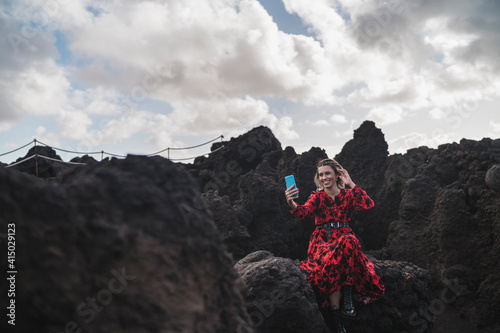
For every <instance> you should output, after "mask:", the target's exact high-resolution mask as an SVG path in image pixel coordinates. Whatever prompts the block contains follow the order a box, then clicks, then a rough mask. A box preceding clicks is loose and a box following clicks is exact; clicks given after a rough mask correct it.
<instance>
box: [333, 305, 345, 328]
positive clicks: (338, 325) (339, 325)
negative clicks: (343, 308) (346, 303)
mask: <svg viewBox="0 0 500 333" xmlns="http://www.w3.org/2000/svg"><path fill="white" fill-rule="evenodd" d="M333 322H334V323H335V331H336V332H337V333H347V331H346V330H345V327H344V323H343V322H342V316H341V315H340V310H339V309H336V310H333Z"/></svg>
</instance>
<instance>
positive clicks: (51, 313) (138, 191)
mask: <svg viewBox="0 0 500 333" xmlns="http://www.w3.org/2000/svg"><path fill="white" fill-rule="evenodd" d="M0 183H1V184H2V189H3V190H2V191H1V193H0V210H1V211H2V214H1V216H0V222H1V225H2V226H3V229H2V230H5V232H7V227H8V228H9V229H12V230H15V246H16V256H15V262H13V263H12V264H13V265H14V266H13V267H11V268H9V269H8V268H7V267H6V264H7V258H6V253H7V251H6V247H4V251H2V252H1V253H2V254H1V264H0V268H1V270H2V271H3V272H7V271H8V270H13V269H16V270H17V275H16V280H15V305H16V309H15V314H16V317H15V324H16V328H17V329H18V331H19V332H33V331H36V332H97V333H99V332H186V333H188V332H220V333H226V332H239V330H241V327H243V326H245V325H246V326H248V323H249V318H248V315H247V312H246V307H245V303H244V287H243V284H242V283H241V280H240V279H239V277H238V275H237V273H236V272H235V270H234V268H233V262H232V260H231V258H230V256H229V255H228V254H227V252H226V251H225V248H224V245H223V243H222V240H221V237H220V235H219V233H218V231H217V229H216V227H215V225H214V223H213V221H212V220H211V218H210V216H209V213H208V211H207V210H206V208H205V207H204V205H203V200H202V199H201V196H200V193H199V192H198V190H197V186H196V184H195V182H194V180H193V179H192V178H191V177H190V176H189V174H188V172H187V171H186V170H185V168H184V167H183V166H181V165H178V164H174V163H172V162H170V161H168V160H166V159H163V158H161V157H151V158H147V157H138V156H128V157H127V158H126V159H124V160H116V159H112V160H111V161H109V162H108V163H99V164H97V165H94V166H87V167H78V168H76V169H74V170H73V171H71V172H70V173H66V174H65V175H64V176H62V178H61V181H60V183H47V182H42V181H41V180H40V179H38V178H35V177H32V176H29V175H26V174H23V173H18V172H16V171H13V170H8V169H4V168H0ZM2 244H5V240H2ZM11 285H12V283H11V282H9V281H7V280H6V279H5V278H3V279H2V280H1V282H0V286H1V289H2V290H4V291H6V290H8V288H9V286H11ZM8 304H10V300H9V299H8V298H7V297H2V298H0V306H1V307H2V308H3V309H4V311H5V309H6V308H7V305H8ZM7 325H8V324H7V320H6V319H5V315H4V319H3V320H2V324H1V327H2V331H4V332H5V331H10V328H11V326H9V327H8V328H7ZM247 332H251V329H249V330H247Z"/></svg>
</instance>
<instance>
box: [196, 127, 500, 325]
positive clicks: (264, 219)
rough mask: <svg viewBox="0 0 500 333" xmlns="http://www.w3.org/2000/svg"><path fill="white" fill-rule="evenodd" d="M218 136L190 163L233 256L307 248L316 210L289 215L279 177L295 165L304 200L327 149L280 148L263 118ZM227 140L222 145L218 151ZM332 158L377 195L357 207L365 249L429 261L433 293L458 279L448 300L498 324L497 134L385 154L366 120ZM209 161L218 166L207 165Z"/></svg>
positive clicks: (474, 318) (301, 252) (472, 317)
mask: <svg viewBox="0 0 500 333" xmlns="http://www.w3.org/2000/svg"><path fill="white" fill-rule="evenodd" d="M264 139H265V140H264ZM223 144H224V149H222V150H221V151H220V152H216V153H214V154H213V155H212V156H210V157H209V158H202V159H199V160H197V161H195V163H194V164H193V165H188V167H189V169H190V171H191V172H192V174H193V175H195V177H196V178H198V179H200V185H199V186H200V189H201V191H202V192H204V199H205V200H206V201H207V205H208V207H209V209H210V210H211V211H212V212H213V213H214V214H215V215H216V216H215V222H216V223H217V224H218V225H219V227H221V226H224V225H228V226H231V227H230V228H229V227H225V229H222V230H223V231H222V236H223V239H224V240H225V242H226V244H227V245H228V247H229V250H230V252H231V253H232V254H233V255H234V257H235V258H236V259H240V258H242V257H243V256H244V255H245V254H249V253H251V252H253V251H256V250H268V251H271V252H272V253H274V254H275V255H276V256H281V257H288V258H292V259H302V258H304V256H305V251H306V249H307V244H308V240H309V236H310V234H311V232H312V230H313V228H314V224H313V221H312V219H308V220H305V221H299V220H297V219H294V218H292V217H291V216H290V214H289V210H288V206H287V205H286V202H285V200H284V194H283V191H284V188H285V185H284V182H283V177H284V176H286V175H288V174H294V175H295V178H296V180H297V183H298V188H299V189H300V190H301V196H300V198H299V199H298V200H297V201H298V202H299V203H303V202H304V201H305V200H306V199H307V197H308V195H309V193H310V191H312V190H313V189H314V183H313V175H314V171H315V164H316V163H317V161H318V160H320V159H322V158H325V157H326V154H325V152H324V151H323V150H321V149H320V148H311V150H310V151H308V152H305V153H302V154H300V155H298V154H296V153H295V151H294V150H293V148H291V147H286V148H285V149H283V150H282V149H281V148H280V145H279V143H277V142H276V140H275V139H273V137H271V135H270V134H269V130H268V129H267V128H263V127H260V128H255V129H253V130H252V131H250V132H248V133H246V134H244V135H242V136H240V137H238V138H232V139H231V140H230V141H228V142H224V143H223ZM217 147H219V145H217V146H214V149H215V148H217ZM226 147H228V148H229V149H228V151H227V152H226V153H225V154H226V155H224V156H222V155H220V154H221V153H222V152H223V151H224V150H225V149H226ZM238 147H243V148H245V149H249V151H247V153H246V155H245V156H243V155H242V154H241V152H243V151H245V150H243V149H242V148H238ZM252 147H253V150H251V149H250V148H252ZM229 152H232V153H235V152H239V154H236V155H231V154H230V153H229ZM245 157H246V159H245ZM335 158H336V159H337V160H339V162H340V163H341V164H342V165H343V166H344V167H345V168H346V169H347V170H349V172H350V174H351V175H352V177H353V179H354V180H355V182H356V183H357V184H358V185H360V186H361V187H362V188H364V189H365V190H366V191H367V192H368V194H369V195H370V196H371V197H372V198H373V199H374V201H375V207H374V209H372V210H370V211H366V212H359V213H355V214H353V221H352V224H353V229H354V231H355V233H356V235H357V236H358V238H359V239H360V240H361V242H362V244H363V246H364V250H372V251H373V252H372V253H373V254H374V255H375V256H376V257H377V258H379V259H392V260H399V261H405V262H412V263H414V264H416V265H418V266H420V267H422V268H424V269H427V270H428V271H429V272H430V274H431V276H432V278H433V280H434V282H435V283H434V288H435V293H438V294H439V293H440V292H442V291H443V290H445V289H446V288H447V287H446V286H447V283H448V284H449V283H454V284H456V285H459V286H461V287H460V288H458V289H459V291H457V293H456V294H455V296H456V297H454V298H453V302H445V303H446V305H447V306H449V305H452V306H454V307H456V308H458V309H459V310H460V311H461V315H462V316H464V317H465V318H467V320H469V321H470V322H472V323H473V324H474V325H476V326H479V327H485V328H488V329H490V330H497V331H500V323H499V321H498V320H496V319H495V313H500V301H499V300H500V292H499V290H500V282H499V280H498V278H496V277H497V276H499V274H500V273H499V272H500V192H499V191H498V183H499V182H500V181H499V171H498V170H499V168H498V165H499V164H500V139H497V140H491V139H483V140H481V141H472V140H465V139H464V140H461V141H460V142H459V143H451V144H446V145H442V146H440V147H438V148H437V149H430V148H427V147H418V148H414V149H410V150H408V151H407V152H406V154H394V155H388V152H387V143H386V142H385V139H384V136H383V133H382V132H381V131H380V129H378V128H376V126H375V124H374V123H373V122H370V121H366V122H364V123H363V124H362V125H361V126H360V128H359V129H357V130H356V131H355V134H354V137H353V139H352V140H351V141H349V142H348V143H346V145H345V146H344V148H343V149H342V151H341V152H339V154H338V155H336V156H335ZM247 160H249V161H247ZM244 162H245V163H246V164H244ZM215 166H216V170H219V171H218V173H217V172H216V173H213V171H212V169H210V168H213V167H215ZM224 168H226V172H225V173H224V172H222V171H221V170H224ZM224 175H225V177H223V176H224ZM228 175H229V176H228ZM217 176H219V177H217ZM217 179H219V182H217ZM220 179H223V180H225V181H220ZM217 183H218V184H219V185H218V186H213V184H217ZM207 184H211V185H207ZM211 191H212V192H213V193H211V194H208V192H211ZM225 196H227V197H225ZM222 202H224V205H223V207H224V208H225V209H226V211H228V212H230V215H231V216H232V217H228V216H227V215H226V216H224V215H223V214H220V213H217V212H216V209H214V207H220V206H221V203H222ZM217 205H218V206H217ZM229 230H231V232H232V233H231V236H230V234H229V232H228V231H229ZM450 281H451V282H450ZM437 299H438V300H439V299H440V297H437Z"/></svg>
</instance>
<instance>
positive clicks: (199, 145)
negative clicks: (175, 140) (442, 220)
mask: <svg viewBox="0 0 500 333" xmlns="http://www.w3.org/2000/svg"><path fill="white" fill-rule="evenodd" d="M218 139H220V140H221V143H222V139H224V135H219V136H218V137H216V138H214V139H212V140H209V141H207V142H204V143H201V144H198V145H195V146H190V147H167V148H165V149H163V150H160V151H158V152H155V153H151V154H146V155H145V156H154V155H159V154H161V153H164V152H165V151H166V152H167V158H168V159H169V160H171V161H187V160H192V159H195V158H197V157H201V156H207V155H210V154H213V153H215V152H217V151H219V150H220V149H222V148H223V147H224V145H221V146H220V147H219V148H217V149H215V150H213V151H211V152H209V153H205V154H202V155H198V156H195V157H186V158H170V151H171V150H176V151H179V150H189V149H194V148H199V147H202V146H205V145H207V144H209V143H212V142H214V141H216V140H218ZM37 143H39V144H41V145H43V146H45V147H48V148H51V149H54V150H57V151H62V152H65V153H71V154H85V155H95V154H101V160H102V159H103V158H104V155H107V156H111V157H118V158H125V157H127V156H126V155H118V154H113V153H109V152H105V151H104V150H101V151H95V152H82V151H74V150H67V149H62V148H57V147H53V146H50V145H48V144H45V143H43V142H41V141H39V140H37V139H33V141H31V142H30V143H27V144H25V145H24V146H21V147H19V148H16V149H14V150H11V151H8V152H6V153H2V154H0V156H5V155H8V154H12V153H14V152H16V151H19V150H21V149H23V148H25V147H27V146H29V145H34V147H35V154H34V155H31V156H29V157H27V158H25V159H23V160H21V161H17V162H15V163H12V164H9V165H6V166H5V167H6V168H10V167H13V166H16V165H19V164H21V163H24V162H26V161H28V160H31V159H32V158H35V161H36V166H37V167H36V175H37V176H38V157H40V158H42V159H46V160H50V161H53V162H58V163H64V164H72V165H85V164H86V163H76V162H65V161H62V160H58V159H55V158H50V157H47V156H44V155H41V154H38V152H37V149H36V147H37Z"/></svg>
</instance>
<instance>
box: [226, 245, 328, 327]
mask: <svg viewBox="0 0 500 333" xmlns="http://www.w3.org/2000/svg"><path fill="white" fill-rule="evenodd" d="M234 267H235V268H236V271H237V272H238V273H239V274H240V276H241V277H242V279H243V282H244V283H245V285H246V286H247V289H248V294H247V310H248V314H249V316H250V319H251V325H252V327H253V328H254V329H255V332H258V333H285V332H286V333H302V332H317V333H329V332H330V330H329V329H328V327H327V326H326V323H325V321H324V320H323V318H322V316H321V313H320V312H319V310H318V306H317V304H316V299H315V297H314V292H313V290H312V288H311V286H310V284H309V282H308V281H307V280H306V277H305V275H304V273H302V271H301V269H300V267H299V266H298V263H297V262H294V261H293V260H291V259H288V258H280V257H275V256H274V255H273V254H272V253H270V252H268V251H257V252H253V253H251V254H249V255H248V256H246V257H245V258H243V259H241V260H240V261H238V262H237V263H236V265H235V266H234Z"/></svg>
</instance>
